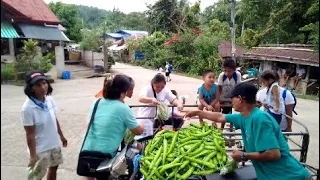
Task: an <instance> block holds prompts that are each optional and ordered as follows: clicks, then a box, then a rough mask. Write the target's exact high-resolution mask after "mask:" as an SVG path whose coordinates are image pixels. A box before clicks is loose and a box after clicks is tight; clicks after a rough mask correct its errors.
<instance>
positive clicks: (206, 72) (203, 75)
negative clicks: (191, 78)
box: [201, 69, 214, 77]
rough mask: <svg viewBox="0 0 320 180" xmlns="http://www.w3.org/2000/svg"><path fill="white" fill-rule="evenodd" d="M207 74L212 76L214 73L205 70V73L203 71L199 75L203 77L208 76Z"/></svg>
mask: <svg viewBox="0 0 320 180" xmlns="http://www.w3.org/2000/svg"><path fill="white" fill-rule="evenodd" d="M209 73H213V74H214V72H213V71H212V70H209V69H208V70H205V71H203V72H202V73H201V75H202V77H205V76H206V75H207V74H209Z"/></svg>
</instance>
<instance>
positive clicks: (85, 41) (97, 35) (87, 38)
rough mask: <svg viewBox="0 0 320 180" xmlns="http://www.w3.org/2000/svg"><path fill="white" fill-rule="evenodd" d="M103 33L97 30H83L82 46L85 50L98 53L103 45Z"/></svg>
mask: <svg viewBox="0 0 320 180" xmlns="http://www.w3.org/2000/svg"><path fill="white" fill-rule="evenodd" d="M101 34H102V32H101V31H99V30H97V29H92V30H89V29H83V30H82V41H81V42H80V46H81V48H82V49H84V50H94V51H98V50H99V48H100V46H101V45H102V44H103V41H102V39H101Z"/></svg>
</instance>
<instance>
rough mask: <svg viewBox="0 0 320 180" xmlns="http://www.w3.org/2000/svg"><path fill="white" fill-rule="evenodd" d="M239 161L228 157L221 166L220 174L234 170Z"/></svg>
mask: <svg viewBox="0 0 320 180" xmlns="http://www.w3.org/2000/svg"><path fill="white" fill-rule="evenodd" d="M238 165H239V163H238V162H236V161H235V160H233V159H232V158H229V159H228V162H227V164H226V165H225V166H223V167H221V169H220V175H226V174H229V173H232V172H234V171H235V170H236V169H237V168H238Z"/></svg>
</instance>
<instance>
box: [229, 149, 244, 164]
mask: <svg viewBox="0 0 320 180" xmlns="http://www.w3.org/2000/svg"><path fill="white" fill-rule="evenodd" d="M242 153H243V152H241V151H238V150H234V151H233V152H232V154H231V157H232V158H233V159H234V160H235V161H237V162H240V161H241V154H242Z"/></svg>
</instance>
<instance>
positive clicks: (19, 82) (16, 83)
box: [1, 80, 24, 86]
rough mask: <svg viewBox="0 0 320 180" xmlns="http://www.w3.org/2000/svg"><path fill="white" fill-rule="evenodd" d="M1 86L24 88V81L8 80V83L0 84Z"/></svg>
mask: <svg viewBox="0 0 320 180" xmlns="http://www.w3.org/2000/svg"><path fill="white" fill-rule="evenodd" d="M1 84H5V85H13V86H24V81H23V80H10V81H4V82H1Z"/></svg>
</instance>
